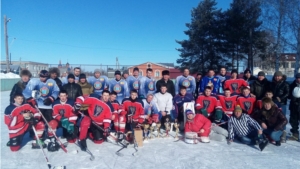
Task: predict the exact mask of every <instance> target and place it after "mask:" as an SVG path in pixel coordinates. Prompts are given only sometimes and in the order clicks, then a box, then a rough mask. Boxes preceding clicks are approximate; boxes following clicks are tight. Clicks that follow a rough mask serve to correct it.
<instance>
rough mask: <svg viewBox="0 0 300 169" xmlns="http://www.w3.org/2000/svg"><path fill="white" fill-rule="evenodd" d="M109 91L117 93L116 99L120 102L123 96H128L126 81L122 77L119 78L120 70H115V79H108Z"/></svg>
mask: <svg viewBox="0 0 300 169" xmlns="http://www.w3.org/2000/svg"><path fill="white" fill-rule="evenodd" d="M109 91H111V92H113V91H114V92H116V93H117V99H116V100H117V101H118V102H119V103H122V101H123V99H124V98H128V97H129V90H128V86H127V82H126V81H125V80H124V79H121V72H120V71H119V70H117V71H116V72H115V79H111V80H110V81H109Z"/></svg>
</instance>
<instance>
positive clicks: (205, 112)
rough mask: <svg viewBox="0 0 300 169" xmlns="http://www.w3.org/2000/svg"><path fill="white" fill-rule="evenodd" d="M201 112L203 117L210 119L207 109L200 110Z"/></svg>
mask: <svg viewBox="0 0 300 169" xmlns="http://www.w3.org/2000/svg"><path fill="white" fill-rule="evenodd" d="M200 111H201V114H202V115H203V116H205V117H208V112H207V111H206V109H204V108H202V109H200Z"/></svg>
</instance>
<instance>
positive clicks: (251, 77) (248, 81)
mask: <svg viewBox="0 0 300 169" xmlns="http://www.w3.org/2000/svg"><path fill="white" fill-rule="evenodd" d="M243 79H244V80H245V81H246V82H247V83H248V85H251V84H252V83H253V82H254V81H255V80H256V77H255V76H253V75H251V76H250V78H249V79H248V78H247V77H246V76H245V75H244V76H243Z"/></svg>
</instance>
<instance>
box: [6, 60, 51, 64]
mask: <svg viewBox="0 0 300 169" xmlns="http://www.w3.org/2000/svg"><path fill="white" fill-rule="evenodd" d="M5 63H6V62H5V61H1V64H5ZM11 63H13V64H20V63H21V64H24V63H30V64H37V65H48V63H40V62H32V61H23V60H22V61H21V62H20V61H11Z"/></svg>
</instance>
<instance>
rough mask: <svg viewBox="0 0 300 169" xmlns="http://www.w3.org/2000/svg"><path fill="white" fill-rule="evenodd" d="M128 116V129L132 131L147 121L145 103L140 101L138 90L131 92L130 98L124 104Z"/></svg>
mask: <svg viewBox="0 0 300 169" xmlns="http://www.w3.org/2000/svg"><path fill="white" fill-rule="evenodd" d="M122 104H123V107H124V110H125V112H126V116H127V124H126V125H127V126H126V128H127V129H128V130H130V131H132V130H133V128H135V127H139V126H140V125H141V124H142V123H143V122H144V119H145V116H144V108H143V107H144V105H143V102H142V101H141V100H140V99H138V93H137V91H136V90H131V91H130V97H129V98H125V99H124V100H123V102H122Z"/></svg>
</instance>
